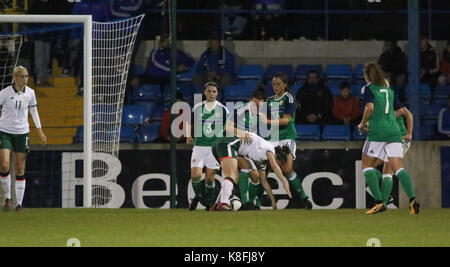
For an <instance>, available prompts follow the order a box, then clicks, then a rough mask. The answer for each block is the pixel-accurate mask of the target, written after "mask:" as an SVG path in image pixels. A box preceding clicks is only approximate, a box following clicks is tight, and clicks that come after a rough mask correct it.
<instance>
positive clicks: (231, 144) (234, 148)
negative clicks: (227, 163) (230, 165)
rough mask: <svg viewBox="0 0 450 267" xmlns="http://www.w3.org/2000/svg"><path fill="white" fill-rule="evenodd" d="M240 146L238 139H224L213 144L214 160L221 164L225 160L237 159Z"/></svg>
mask: <svg viewBox="0 0 450 267" xmlns="http://www.w3.org/2000/svg"><path fill="white" fill-rule="evenodd" d="M235 141H237V142H235ZM239 146H240V142H239V139H238V138H236V137H223V138H220V139H219V140H217V141H216V142H214V143H213V144H212V146H211V150H212V153H213V156H214V158H216V160H217V161H218V162H219V163H220V162H221V161H222V159H224V158H234V159H237V156H238V150H239Z"/></svg>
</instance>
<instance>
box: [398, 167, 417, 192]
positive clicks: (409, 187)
mask: <svg viewBox="0 0 450 267" xmlns="http://www.w3.org/2000/svg"><path fill="white" fill-rule="evenodd" d="M395 175H396V176H397V178H398V180H399V181H400V183H401V184H402V187H403V190H405V193H406V195H407V196H408V197H409V199H412V198H415V197H416V194H415V193H414V186H413V184H412V181H411V177H410V176H409V174H408V172H407V171H406V170H405V169H403V168H401V169H400V170H398V171H397V172H396V173H395Z"/></svg>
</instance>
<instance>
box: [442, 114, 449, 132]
mask: <svg viewBox="0 0 450 267" xmlns="http://www.w3.org/2000/svg"><path fill="white" fill-rule="evenodd" d="M442 130H444V131H450V110H449V109H447V110H446V111H444V113H443V115H442Z"/></svg>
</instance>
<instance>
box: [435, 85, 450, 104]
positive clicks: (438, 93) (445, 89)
mask: <svg viewBox="0 0 450 267" xmlns="http://www.w3.org/2000/svg"><path fill="white" fill-rule="evenodd" d="M449 95H450V85H446V86H437V87H436V89H435V90H434V94H433V101H434V100H437V99H446V100H447V99H448V96H449Z"/></svg>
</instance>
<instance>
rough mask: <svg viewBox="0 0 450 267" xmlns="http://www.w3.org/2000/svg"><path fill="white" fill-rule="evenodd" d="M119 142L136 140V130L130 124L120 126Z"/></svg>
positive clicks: (133, 141)
mask: <svg viewBox="0 0 450 267" xmlns="http://www.w3.org/2000/svg"><path fill="white" fill-rule="evenodd" d="M120 142H121V143H135V142H136V132H135V131H134V127H132V126H122V127H120Z"/></svg>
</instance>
